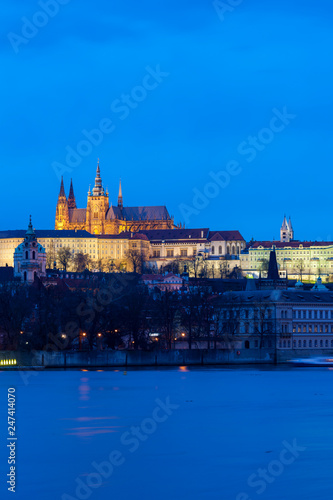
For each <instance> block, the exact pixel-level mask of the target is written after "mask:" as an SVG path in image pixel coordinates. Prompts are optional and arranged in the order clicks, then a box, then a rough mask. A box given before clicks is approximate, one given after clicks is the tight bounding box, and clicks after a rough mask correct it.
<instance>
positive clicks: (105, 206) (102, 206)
mask: <svg viewBox="0 0 333 500" xmlns="http://www.w3.org/2000/svg"><path fill="white" fill-rule="evenodd" d="M174 227H176V226H175V224H174V220H173V217H170V215H169V213H168V210H167V208H166V207H165V206H141V207H126V206H124V204H123V195H122V187H121V182H120V183H119V193H118V204H117V205H112V203H111V205H110V200H109V193H108V191H107V190H104V187H103V183H102V179H101V174H100V167H99V163H98V165H97V171H96V178H95V185H94V188H93V190H92V191H91V190H90V188H89V191H88V199H87V207H86V208H77V206H76V200H75V195H74V189H73V183H72V181H71V185H70V191H69V195H68V198H67V196H66V194H65V188H64V182H63V179H61V185H60V193H59V196H58V202H57V207H56V217H55V229H56V230H60V231H63V230H85V231H87V232H89V233H91V234H119V233H121V232H124V231H131V232H137V231H139V230H143V229H173V228H174Z"/></svg>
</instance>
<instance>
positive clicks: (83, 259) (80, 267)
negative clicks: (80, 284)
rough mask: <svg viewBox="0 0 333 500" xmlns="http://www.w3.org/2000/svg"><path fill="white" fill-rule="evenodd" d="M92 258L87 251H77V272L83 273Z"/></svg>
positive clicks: (75, 259) (75, 266) (75, 263)
mask: <svg viewBox="0 0 333 500" xmlns="http://www.w3.org/2000/svg"><path fill="white" fill-rule="evenodd" d="M90 263H91V259H90V257H89V255H88V254H86V253H81V252H79V253H77V254H76V255H75V257H74V268H75V271H76V272H77V273H82V272H83V271H85V270H86V269H88V267H89V265H90Z"/></svg>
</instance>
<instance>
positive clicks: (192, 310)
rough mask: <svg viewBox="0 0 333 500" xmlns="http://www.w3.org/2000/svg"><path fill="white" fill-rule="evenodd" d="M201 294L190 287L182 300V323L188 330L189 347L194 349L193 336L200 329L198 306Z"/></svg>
mask: <svg viewBox="0 0 333 500" xmlns="http://www.w3.org/2000/svg"><path fill="white" fill-rule="evenodd" d="M199 305H200V294H199V292H198V290H196V289H195V288H192V287H190V288H189V289H188V291H187V293H186V294H184V296H183V300H182V315H181V316H182V319H181V321H182V325H183V327H184V328H185V330H186V331H187V338H188V348H189V349H192V343H193V338H195V337H196V332H197V330H198V307H199Z"/></svg>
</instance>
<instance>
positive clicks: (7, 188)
mask: <svg viewBox="0 0 333 500" xmlns="http://www.w3.org/2000/svg"><path fill="white" fill-rule="evenodd" d="M48 3H49V6H47V4H48ZM222 3H225V4H226V5H227V4H228V0H225V2H222V1H221V2H220V4H222ZM237 3H238V4H239V5H238V6H237V7H230V9H229V10H228V11H226V12H224V13H223V12H222V11H221V10H220V11H219V12H217V10H219V9H218V7H217V8H215V7H214V3H213V2H212V1H205V0H160V1H158V2H157V1H156V0H154V1H153V0H142V1H140V2H138V1H137V0H127V1H126V2H124V1H121V0H119V1H113V0H111V1H110V0H94V2H90V1H87V0H80V1H79V0H58V1H56V0H45V1H43V0H41V1H40V2H38V1H32V0H17V1H16V2H12V3H9V2H8V3H7V5H6V6H5V7H4V6H3V8H2V30H1V31H2V36H1V40H0V43H1V45H0V50H1V64H2V78H1V87H2V120H1V124H0V127H1V142H0V144H1V155H0V161H1V170H2V179H1V180H2V196H1V206H2V209H1V211H0V214H1V215H0V218H1V220H0V229H1V230H5V229H18V228H24V227H26V226H27V223H28V216H29V214H30V213H31V214H32V216H33V223H34V225H35V227H36V228H37V229H46V228H53V227H54V216H55V207H56V201H57V196H58V192H59V185H60V181H59V175H60V174H59V173H61V171H63V174H64V181H65V187H66V191H67V193H68V188H69V183H70V178H71V177H72V178H73V183H74V191H75V195H76V199H77V204H78V207H85V206H86V197H87V191H88V188H89V184H92V185H93V182H94V177H95V171H96V163H97V158H100V166H101V175H102V179H103V184H104V186H105V187H108V188H109V192H110V198H111V200H112V202H113V203H116V201H117V190H118V182H119V178H120V177H121V179H122V185H123V196H124V205H127V206H132V205H160V204H166V206H167V207H168V210H169V213H170V214H172V215H174V216H175V221H176V222H180V221H181V222H186V226H187V227H200V226H201V227H210V228H211V229H223V230H227V229H238V230H239V231H240V232H241V233H242V234H243V236H244V237H245V238H246V239H247V240H249V239H250V238H251V237H252V236H253V237H254V238H255V239H271V238H272V237H273V236H274V237H276V238H277V237H278V235H279V228H280V225H281V223H282V219H283V215H284V213H286V214H287V216H289V215H291V217H292V222H293V225H294V230H295V237H296V238H299V239H313V240H314V239H320V240H333V223H332V216H331V214H332V203H331V192H332V189H331V184H332V165H333V148H332V116H333V102H332V101H333V99H332V89H333V65H332V62H333V50H332V49H333V29H332V22H333V5H332V2H331V1H330V0H322V1H321V2H319V3H316V2H314V1H313V0H294V1H292V2H291V1H290V0H272V1H269V2H264V1H263V0H243V1H241V0H239V1H238V2H237V1H235V0H233V1H232V2H231V1H230V4H233V5H235V4H237ZM43 4H44V8H45V9H46V10H48V12H50V10H49V9H51V8H53V11H52V15H53V17H51V15H50V14H45V10H44V11H43V9H42V7H41V5H43ZM60 4H61V5H60ZM291 4H292V5H291ZM221 8H222V7H221ZM57 10H58V12H56V11H57ZM41 12H44V14H41ZM31 21H33V22H34V23H35V24H37V25H39V27H37V28H36V27H34V26H33V25H31V24H29V23H31ZM96 129H99V131H98V132H97V131H96ZM92 130H94V132H93V134H91V131H92ZM82 141H85V142H82ZM69 151H70V154H69ZM73 151H76V155H75V156H74V155H73Z"/></svg>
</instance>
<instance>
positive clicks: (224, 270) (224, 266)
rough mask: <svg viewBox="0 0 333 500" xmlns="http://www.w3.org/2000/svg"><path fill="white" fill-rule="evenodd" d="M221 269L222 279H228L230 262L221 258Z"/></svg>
mask: <svg viewBox="0 0 333 500" xmlns="http://www.w3.org/2000/svg"><path fill="white" fill-rule="evenodd" d="M219 271H220V276H221V279H226V277H227V275H228V263H227V261H226V260H221V262H220V265H219Z"/></svg>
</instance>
